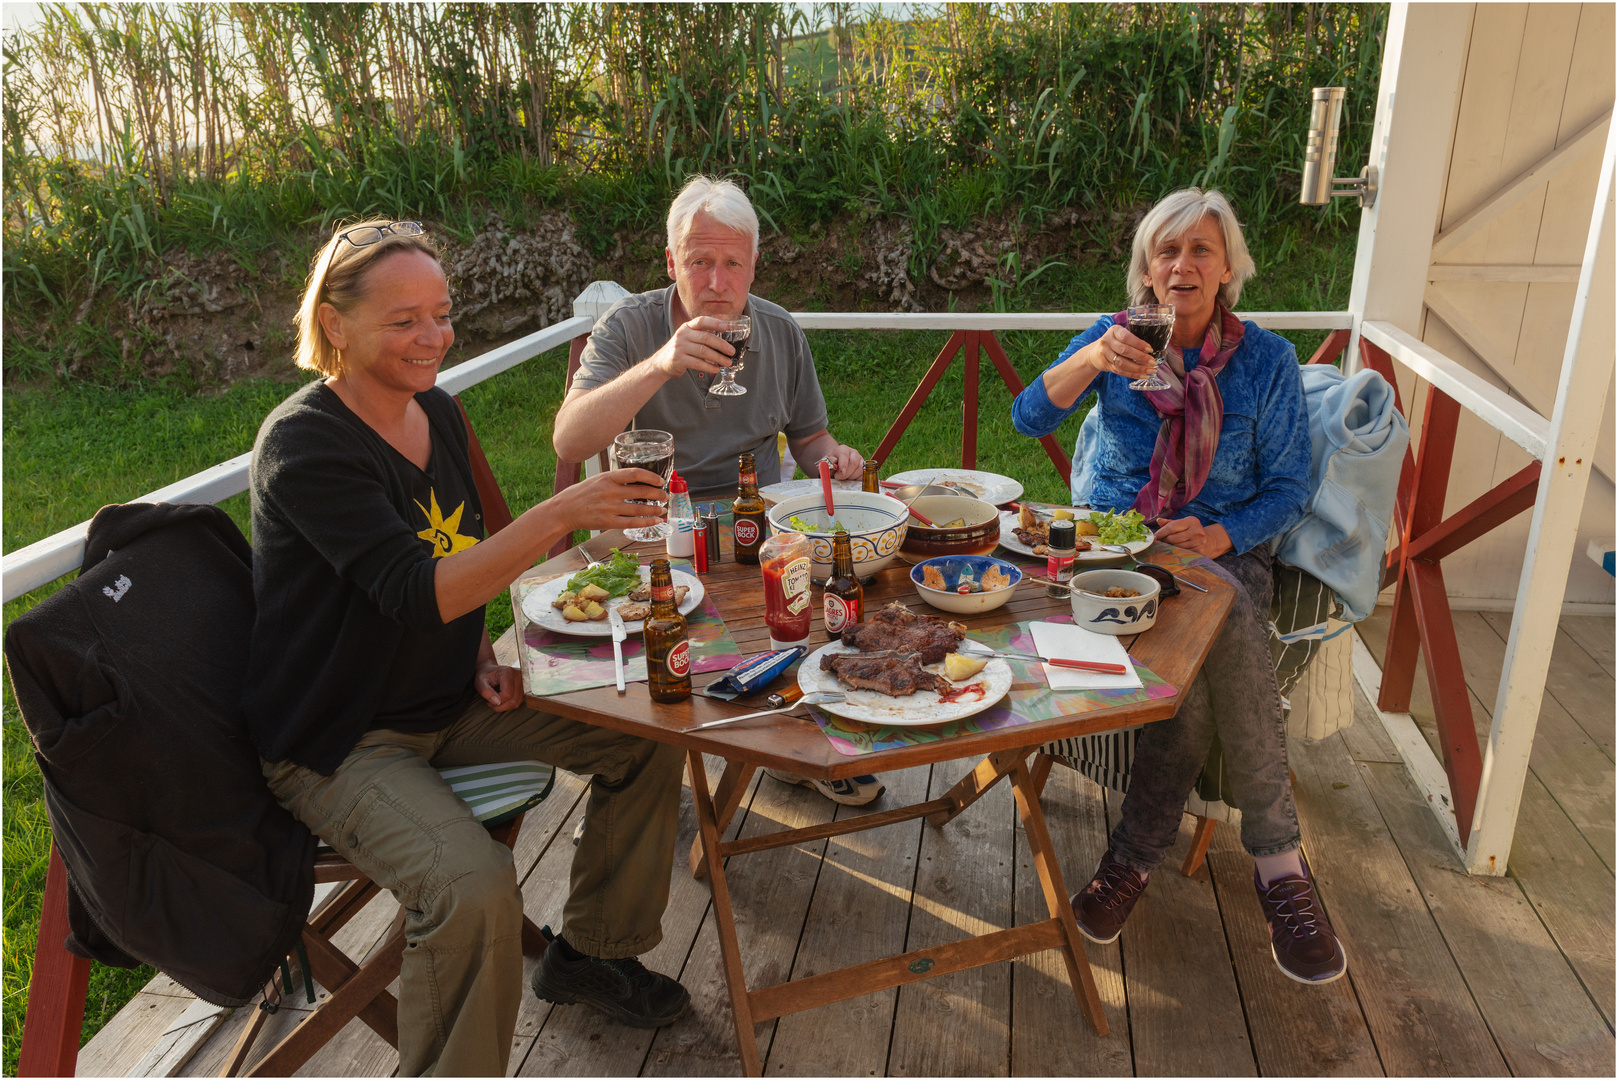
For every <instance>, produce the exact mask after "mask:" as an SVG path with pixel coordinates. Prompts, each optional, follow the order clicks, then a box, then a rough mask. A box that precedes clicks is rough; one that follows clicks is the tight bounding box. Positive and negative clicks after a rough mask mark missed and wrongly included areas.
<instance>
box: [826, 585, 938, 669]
mask: <svg viewBox="0 0 1618 1080" xmlns="http://www.w3.org/2000/svg"><path fill="white" fill-rule="evenodd" d="M965 636H966V627H965V626H962V625H961V624H960V623H958V622H947V621H945V620H943V619H937V618H934V617H933V616H931V615H917V614H916V613H915V612H914V611H911V610H910V609H909V608H907V607H905V606H904V605H903V604H901V603H899V602H898V601H894V602H893V603H891V604H889V605H888V606H887V607H885V608H883V609H882V610H881V611H878V612H877V613H876V614H875V615H872V616H871V617H870V618H869V619H867V620H866V621H865V622H861V623H855V624H854V625H853V626H851V627H849V628H848V629H846V630H844V631H843V643H844V644H845V645H848V646H849V647H850V648H852V649H854V650H855V651H857V652H913V653H918V654H920V656H921V662H922V663H923V664H936V663H938V662H939V661H940V660H942V659H944V657H945V656H946V655H948V654H949V653H952V652H954V651H955V647H956V646H957V645H959V644H960V643H961V639H962V638H963V637H965Z"/></svg>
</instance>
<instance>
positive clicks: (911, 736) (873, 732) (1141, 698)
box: [809, 615, 1178, 757]
mask: <svg viewBox="0 0 1618 1080" xmlns="http://www.w3.org/2000/svg"><path fill="white" fill-rule="evenodd" d="M1045 621H1047V622H1072V619H1071V618H1070V617H1068V616H1065V615H1063V616H1057V617H1055V618H1052V619H1047V620H1045ZM1030 625H1031V624H1029V623H1027V622H1019V623H1012V624H1011V625H1010V626H1006V627H1004V628H1002V629H1000V630H996V631H989V632H982V633H974V635H973V636H974V639H975V640H977V641H981V642H983V643H984V644H986V645H989V646H990V647H992V648H994V649H999V650H1005V651H1008V652H1029V653H1031V652H1036V651H1037V650H1036V649H1035V647H1034V637H1033V634H1032V633H1031V632H1030V631H1029V626H1030ZM1130 659H1131V660H1132V661H1134V658H1133V657H1131V658H1130ZM1006 663H1008V664H1010V665H1011V690H1010V692H1009V693H1007V694H1006V696H1005V697H1004V698H1002V699H1001V700H1000V701H999V702H998V703H996V704H995V705H994V706H992V707H990V708H988V709H985V710H984V711H983V712H980V713H978V714H977V715H975V716H969V717H966V718H965V719H962V720H954V721H951V722H950V723H947V724H939V725H938V726H937V727H889V726H886V725H876V724H862V723H860V722H859V721H858V720H846V719H844V718H843V717H840V716H833V715H831V714H830V713H823V712H821V711H820V710H819V709H814V708H811V709H810V710H809V715H810V717H811V718H812V719H813V720H814V722H815V723H816V724H818V725H820V730H821V732H822V733H823V734H824V735H825V736H826V738H827V739H828V740H830V742H831V744H832V746H833V748H835V749H836V750H837V752H838V753H839V754H844V755H847V756H849V757H855V756H858V755H861V754H871V753H875V752H876V751H878V750H894V749H897V748H898V747H901V746H918V745H920V744H922V743H930V742H937V741H938V740H940V739H950V738H954V737H955V736H957V735H969V734H974V733H978V732H984V731H998V730H1000V729H1001V728H1008V727H1017V726H1019V725H1021V724H1033V723H1037V722H1039V721H1041V720H1053V719H1055V718H1056V717H1058V716H1076V715H1078V714H1080V713H1086V712H1091V711H1093V710H1095V709H1110V708H1112V707H1113V706H1115V705H1136V704H1141V703H1144V702H1147V701H1154V700H1157V699H1159V698H1167V697H1173V696H1174V695H1175V694H1176V693H1178V691H1176V690H1175V688H1174V687H1172V686H1170V685H1169V684H1168V683H1166V682H1164V681H1163V680H1162V679H1160V678H1158V676H1157V675H1156V674H1154V673H1153V672H1152V671H1151V669H1150V668H1148V667H1146V666H1145V665H1144V664H1142V663H1140V662H1139V661H1134V663H1135V668H1136V670H1138V671H1139V673H1140V678H1141V682H1142V683H1143V684H1144V685H1143V687H1142V688H1141V689H1138V690H1135V689H1129V690H1082V691H1060V692H1059V691H1055V690H1052V689H1051V688H1050V685H1049V684H1048V683H1047V682H1046V681H1045V673H1044V669H1043V668H1042V667H1041V666H1040V665H1039V664H1038V663H1036V662H1034V661H1022V660H1007V661H1006Z"/></svg>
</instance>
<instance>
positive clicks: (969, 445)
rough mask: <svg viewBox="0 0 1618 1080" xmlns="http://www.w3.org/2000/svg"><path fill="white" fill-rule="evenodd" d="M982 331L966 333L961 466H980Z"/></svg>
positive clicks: (972, 467)
mask: <svg viewBox="0 0 1618 1080" xmlns="http://www.w3.org/2000/svg"><path fill="white" fill-rule="evenodd" d="M980 336H981V332H980V331H977V330H969V331H967V334H966V386H965V392H964V394H963V395H962V399H961V411H962V416H961V468H963V469H975V468H977V467H978V338H979V337H980Z"/></svg>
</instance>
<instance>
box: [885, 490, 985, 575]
mask: <svg viewBox="0 0 1618 1080" xmlns="http://www.w3.org/2000/svg"><path fill="white" fill-rule="evenodd" d="M911 506H912V507H914V508H915V509H917V510H920V511H921V512H922V513H923V514H926V515H927V517H928V518H929V519H931V520H932V521H935V522H937V523H938V524H939V525H940V526H942V525H943V524H944V523H945V522H947V521H955V520H956V519H958V518H964V519H965V520H966V524H965V525H958V526H956V527H954V528H950V529H945V528H933V527H930V526H927V525H923V524H922V523H921V522H919V521H917V520H916V519H915V518H911V519H910V531H909V532H908V533H907V534H906V535H905V542H904V543H903V544H902V545H901V546H900V548H899V558H901V559H903V560H904V561H905V562H908V563H918V562H921V561H922V560H923V559H931V558H933V557H935V556H938V555H987V554H989V553H990V552H992V551H993V550H994V549H995V548H996V547H997V546H998V545H999V543H1000V511H999V509H998V508H997V507H995V506H994V505H993V504H991V503H986V502H983V501H981V500H979V499H973V498H967V497H964V496H959V495H923V496H922V497H921V498H919V499H917V500H916V501H915V502H914V503H912V504H911Z"/></svg>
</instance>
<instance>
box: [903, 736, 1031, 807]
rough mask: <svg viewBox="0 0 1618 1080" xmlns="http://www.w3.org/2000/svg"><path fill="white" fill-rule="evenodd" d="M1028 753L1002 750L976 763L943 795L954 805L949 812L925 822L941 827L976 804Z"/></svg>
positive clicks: (1020, 762) (1021, 761) (1023, 750)
mask: <svg viewBox="0 0 1618 1080" xmlns="http://www.w3.org/2000/svg"><path fill="white" fill-rule="evenodd" d="M1028 753H1029V751H1028V749H1027V748H1024V749H1021V750H1002V751H1000V752H999V753H997V754H990V755H989V756H988V757H986V758H984V759H983V760H982V761H980V762H978V765H977V768H975V769H973V770H972V771H971V772H969V773H967V774H966V775H965V776H963V777H961V780H960V782H959V783H957V784H956V785H955V786H954V787H952V788H950V789H949V790H948V791H946V792H945V793H944V795H943V797H944V798H946V799H948V800H949V801H950V802H952V803H954V804H955V805H954V806H953V807H952V808H951V809H949V810H942V811H940V812H938V813H936V814H929V815H927V821H928V822H929V823H930V824H933V825H943V824H945V823H947V822H948V821H950V820H951V819H952V818H954V817H956V816H958V815H959V814H960V812H961V811H962V810H965V809H966V808H967V807H968V806H971V805H972V804H973V803H975V802H977V801H978V799H979V798H981V797H982V795H983V793H984V792H985V791H988V790H989V789H990V788H992V787H994V785H996V784H998V783H999V782H1000V778H1001V777H1002V776H1005V775H1006V774H1007V773H1009V772H1010V771H1011V770H1012V769H1014V768H1016V767H1017V766H1018V765H1021V764H1022V763H1023V759H1025V758H1026V757H1028Z"/></svg>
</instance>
